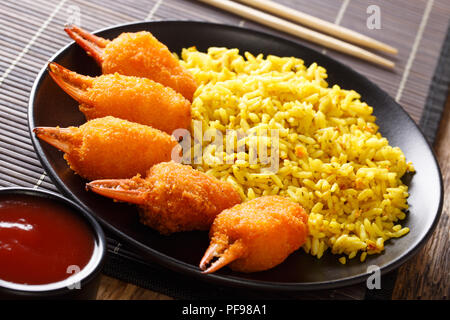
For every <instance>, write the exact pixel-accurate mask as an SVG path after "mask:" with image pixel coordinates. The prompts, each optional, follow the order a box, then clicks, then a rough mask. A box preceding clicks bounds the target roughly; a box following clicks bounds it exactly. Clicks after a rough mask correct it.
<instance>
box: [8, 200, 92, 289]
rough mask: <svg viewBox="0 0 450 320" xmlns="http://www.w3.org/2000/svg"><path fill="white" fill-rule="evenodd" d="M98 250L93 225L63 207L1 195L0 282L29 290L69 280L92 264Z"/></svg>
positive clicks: (51, 201)
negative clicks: (95, 251) (15, 284)
mask: <svg viewBox="0 0 450 320" xmlns="http://www.w3.org/2000/svg"><path fill="white" fill-rule="evenodd" d="M94 245H95V242H94V236H93V234H92V231H91V229H90V227H89V225H88V224H87V223H86V222H84V221H83V219H82V218H81V217H79V216H78V215H77V212H75V211H74V210H71V209H70V208H68V207H66V206H65V205H64V204H63V203H60V202H58V201H56V200H51V199H47V198H41V197H37V196H31V195H24V194H21V195H0V279H2V280H5V281H9V282H14V283H20V284H28V285H38V284H48V283H53V282H57V281H61V280H64V279H66V278H68V277H70V276H71V275H73V274H74V270H75V271H80V270H82V269H83V267H84V266H86V265H87V263H88V262H89V260H90V259H91V257H92V254H93V250H94ZM78 268H79V269H78ZM77 269H78V270H77Z"/></svg>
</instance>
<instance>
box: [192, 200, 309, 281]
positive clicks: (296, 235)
mask: <svg viewBox="0 0 450 320" xmlns="http://www.w3.org/2000/svg"><path fill="white" fill-rule="evenodd" d="M307 217H308V216H307V214H306V213H305V211H304V210H303V208H302V207H301V206H300V205H298V204H297V203H294V202H292V201H290V200H288V199H286V198H283V197H280V196H263V197H259V198H256V199H253V200H250V201H247V202H244V203H242V204H238V205H236V206H234V207H231V208H229V209H227V210H224V211H223V212H221V213H220V214H219V215H218V216H217V217H216V219H215V220H214V222H213V224H212V226H211V230H210V233H209V235H210V238H211V243H210V245H209V247H208V249H207V250H206V252H205V254H204V256H203V258H202V259H201V261H200V264H199V267H200V269H201V270H203V272H204V273H212V272H215V271H217V270H219V269H220V268H222V267H224V266H226V265H229V267H230V268H231V269H232V270H234V271H240V272H256V271H263V270H267V269H270V268H273V267H275V266H276V265H278V264H280V263H282V262H283V261H284V260H285V259H286V258H287V257H288V256H289V255H290V254H291V253H292V252H294V251H295V250H297V249H298V248H300V247H301V246H302V245H303V244H304V243H305V241H306V237H307V234H308V229H307ZM215 258H217V260H215V261H213V260H214V259H215ZM208 265H209V267H208Z"/></svg>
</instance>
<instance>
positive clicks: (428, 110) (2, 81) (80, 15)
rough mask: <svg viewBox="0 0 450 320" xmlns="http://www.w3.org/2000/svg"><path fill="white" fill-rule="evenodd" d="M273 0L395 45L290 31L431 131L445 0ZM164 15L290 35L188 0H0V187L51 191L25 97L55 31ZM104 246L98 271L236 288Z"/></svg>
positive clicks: (204, 290) (389, 279)
mask: <svg viewBox="0 0 450 320" xmlns="http://www.w3.org/2000/svg"><path fill="white" fill-rule="evenodd" d="M277 1H278V2H280V3H283V4H285V5H287V6H291V7H293V8H298V9H299V10H302V11H304V12H306V13H309V14H312V15H314V16H317V17H319V18H322V19H325V20H328V21H331V22H334V23H336V24H340V25H342V26H345V27H349V28H351V29H353V30H356V31H359V32H361V33H364V34H366V35H369V36H371V37H373V38H375V39H378V40H381V41H383V42H386V43H388V44H390V45H393V46H395V47H397V48H398V49H399V54H398V57H397V58H395V62H396V68H395V70H394V71H388V70H385V69H381V68H378V67H376V66H373V65H371V64H368V63H366V62H362V61H359V60H357V59H355V58H351V57H348V56H345V55H343V54H340V53H336V52H333V51H330V50H325V49H324V48H322V47H320V46H316V45H313V44H310V43H307V42H304V41H302V40H298V39H294V40H295V41H298V42H301V43H303V44H305V45H307V46H309V47H312V48H315V49H316V50H318V51H321V52H323V53H325V54H328V55H330V56H332V57H334V58H336V59H338V60H339V61H341V62H343V63H345V64H348V65H350V66H352V67H353V68H354V69H356V70H357V71H359V72H360V73H363V74H365V75H366V76H367V77H368V78H370V79H371V80H372V81H373V82H375V83H377V84H378V85H379V86H380V87H381V88H382V89H384V90H385V91H387V92H388V93H389V94H390V95H391V96H392V97H393V98H395V99H396V100H397V101H398V102H399V103H400V104H401V105H402V106H403V107H404V108H405V109H406V110H407V112H408V113H409V114H410V115H411V117H412V118H413V119H414V120H415V121H416V122H417V123H418V124H420V126H421V128H422V130H423V132H424V133H425V135H426V136H427V138H428V139H429V141H430V142H432V141H433V139H434V137H435V134H436V131H437V128H438V125H439V120H440V117H441V114H442V110H443V101H445V98H446V94H447V88H448V81H449V57H448V54H449V51H448V46H449V45H448V38H447V45H446V46H444V45H443V44H444V43H445V39H446V35H447V32H448V22H449V21H448V19H449V17H450V2H449V1H448V0H428V1H425V0H415V1H409V0H396V1H388V0H382V1H381V0H352V1H350V0H316V1H310V0H277ZM370 5H377V6H378V7H379V8H380V12H381V29H374V30H370V29H369V28H368V27H367V25H366V21H367V18H368V17H369V14H368V13H367V8H368V7H369V6H370ZM169 19H170V20H174V19H180V20H198V21H201V20H203V21H210V22H218V23H226V24H231V25H239V26H241V27H244V28H251V29H257V30H263V31H266V32H269V33H273V34H278V35H281V36H283V37H285V38H290V39H293V37H291V36H288V35H285V34H281V33H279V32H276V31H273V30H271V29H269V28H266V27H263V26H260V25H258V24H255V23H252V22H250V21H247V20H242V19H241V18H240V17H237V16H234V15H232V14H228V13H225V12H221V11H220V10H217V9H215V8H212V7H209V6H207V5H204V4H200V3H198V2H196V1H195V0H192V1H191V0H146V1H144V0H134V1H125V0H118V1H100V0H93V1H87V0H71V1H68V0H61V1H53V0H32V1H31V0H21V1H14V2H12V1H4V0H0V187H10V186H23V187H33V188H42V189H46V190H50V191H56V192H57V189H56V188H55V186H54V185H53V184H52V182H51V180H50V179H49V177H48V176H47V175H46V173H45V172H44V170H43V169H42V167H41V165H40V163H39V160H38V159H37V157H36V154H35V152H34V150H33V147H32V145H31V141H30V139H29V132H28V127H27V103H28V96H29V92H30V89H31V87H32V84H33V82H34V80H35V77H36V75H37V73H38V71H39V70H40V69H41V68H42V67H43V65H44V64H45V63H46V62H47V60H48V59H49V57H51V56H52V55H53V54H54V53H55V52H56V51H57V50H58V49H60V48H61V47H62V46H64V45H65V44H67V43H68V42H69V41H70V39H69V38H68V37H67V36H66V34H65V33H64V31H63V25H64V24H66V23H77V24H80V25H81V26H82V27H83V28H85V29H87V30H96V29H100V28H103V27H107V26H111V25H115V24H120V23H125V22H131V21H138V20H169ZM447 37H448V35H447ZM109 250H110V255H109V262H108V263H107V265H106V267H105V272H106V273H108V274H110V275H113V276H115V277H118V278H120V279H123V280H125V281H128V282H132V283H135V284H138V285H140V286H143V287H146V288H149V289H152V290H155V291H159V292H162V293H165V294H167V295H170V296H173V297H175V298H186V299H189V298H215V297H227V295H228V296H229V297H232V296H234V297H236V292H230V291H227V290H228V289H227V288H217V287H212V286H210V285H208V284H203V283H195V287H194V288H192V286H193V283H192V282H190V280H189V279H184V278H183V277H180V276H179V275H175V274H172V273H170V272H168V271H166V270H162V269H160V268H158V267H157V266H149V265H148V263H146V262H145V261H142V259H141V258H140V256H139V254H138V253H135V252H133V250H132V249H129V248H126V245H124V244H121V243H120V242H118V241H116V240H113V239H110V244H109ZM383 281H386V285H383V288H385V289H383V290H382V293H383V297H384V298H389V296H390V289H389V287H392V283H393V282H394V281H395V274H394V275H388V276H385V277H384V279H383ZM365 294H366V291H365V288H364V286H363V285H358V286H353V287H349V288H342V289H339V290H330V291H326V292H317V293H313V294H305V293H303V294H302V293H299V294H296V295H291V296H290V297H295V298H300V299H301V298H338V299H361V298H364V296H365ZM369 294H370V293H369ZM242 297H258V293H251V292H245V293H243V294H242ZM268 297H270V296H268ZM272 297H273V296H272ZM280 297H281V296H280ZM283 297H285V298H286V297H287V296H283ZM369 297H376V295H371V296H369Z"/></svg>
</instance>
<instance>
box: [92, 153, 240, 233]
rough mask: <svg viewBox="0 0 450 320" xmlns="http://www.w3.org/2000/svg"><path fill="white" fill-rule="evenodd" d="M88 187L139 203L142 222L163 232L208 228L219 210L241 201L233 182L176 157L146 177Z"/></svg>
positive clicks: (157, 166) (105, 194)
mask: <svg viewBox="0 0 450 320" xmlns="http://www.w3.org/2000/svg"><path fill="white" fill-rule="evenodd" d="M87 188H88V189H90V190H92V191H94V192H96V193H98V194H101V195H103V196H106V197H110V198H113V199H116V200H119V201H125V202H130V203H134V204H137V205H139V207H140V217H141V222H142V223H144V224H145V225H147V226H149V227H151V228H153V229H156V230H158V231H159V232H160V233H162V234H170V233H173V232H179V231H189V230H208V229H209V227H210V226H211V223H212V222H213V220H214V218H215V217H216V215H217V214H219V213H220V212H221V211H222V210H224V209H227V208H230V207H232V206H233V205H235V204H237V203H240V202H241V198H240V196H239V194H238V192H237V191H236V190H235V189H234V188H233V186H232V185H231V184H230V183H228V182H224V181H220V180H217V179H216V178H213V177H210V176H208V175H206V174H204V173H202V172H200V171H196V170H194V169H192V167H190V166H188V165H182V164H178V163H176V162H173V161H170V162H164V163H159V164H157V165H155V166H153V167H152V168H151V169H150V170H149V171H148V173H147V177H146V178H145V179H143V178H141V177H140V176H136V177H134V178H132V179H120V180H98V181H93V182H91V183H88V184H87Z"/></svg>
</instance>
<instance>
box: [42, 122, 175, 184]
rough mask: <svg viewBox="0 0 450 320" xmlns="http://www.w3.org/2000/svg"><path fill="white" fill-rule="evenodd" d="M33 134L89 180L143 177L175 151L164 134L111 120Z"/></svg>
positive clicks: (46, 129)
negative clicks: (58, 151) (142, 175)
mask: <svg viewBox="0 0 450 320" xmlns="http://www.w3.org/2000/svg"><path fill="white" fill-rule="evenodd" d="M33 131H34V133H35V134H36V135H37V136H38V137H39V138H40V139H42V140H44V141H46V142H48V143H49V144H51V145H52V146H54V147H56V148H58V149H60V150H61V151H63V152H65V155H64V158H65V159H66V160H67V162H68V164H69V166H70V167H71V169H72V170H74V171H75V172H76V173H78V174H79V175H80V176H82V177H83V178H86V179H88V180H95V179H108V178H111V179H114V178H130V177H133V176H134V175H136V174H138V173H141V174H144V173H145V172H146V171H147V170H148V168H149V167H151V166H152V165H154V164H157V163H159V162H163V161H169V160H170V159H171V156H172V152H175V153H176V152H177V149H174V148H178V143H177V141H176V140H175V138H173V137H172V136H170V135H168V134H167V133H165V132H162V131H159V130H158V129H154V128H152V127H149V126H144V125H141V124H137V123H133V122H129V121H126V120H122V119H118V118H114V117H105V118H98V119H94V120H90V121H88V122H86V123H85V124H83V125H82V126H80V127H68V128H59V127H56V128H50V127H39V128H35V129H34V130H33ZM178 155H179V154H178Z"/></svg>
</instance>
